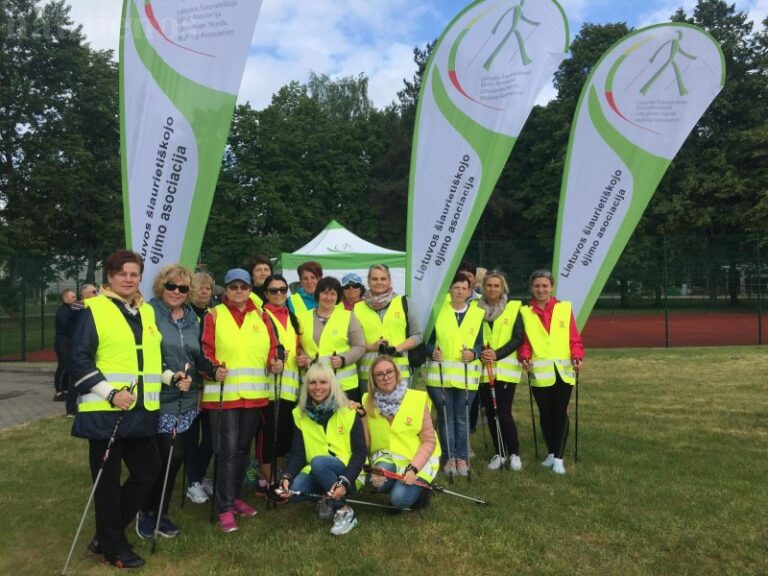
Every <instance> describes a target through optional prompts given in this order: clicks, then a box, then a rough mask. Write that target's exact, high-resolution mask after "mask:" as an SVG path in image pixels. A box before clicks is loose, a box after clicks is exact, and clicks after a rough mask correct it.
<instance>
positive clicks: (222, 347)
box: [202, 268, 270, 532]
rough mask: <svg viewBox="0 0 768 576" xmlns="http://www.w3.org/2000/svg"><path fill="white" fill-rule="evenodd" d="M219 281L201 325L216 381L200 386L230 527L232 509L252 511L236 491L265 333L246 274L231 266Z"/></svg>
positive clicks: (218, 491) (263, 389)
mask: <svg viewBox="0 0 768 576" xmlns="http://www.w3.org/2000/svg"><path fill="white" fill-rule="evenodd" d="M224 286H225V293H224V300H223V302H222V303H221V304H219V305H218V306H216V307H215V308H213V309H212V310H211V311H210V313H209V314H208V316H206V317H205V323H204V325H203V338H202V344H203V352H204V354H205V356H206V358H208V360H210V361H211V362H212V363H213V364H214V365H215V366H217V368H216V372H215V379H216V382H211V381H208V382H206V383H205V387H204V388H203V403H202V409H203V410H207V411H208V413H209V414H210V418H211V430H212V432H213V447H214V453H215V455H216V472H215V478H216V482H215V484H216V485H215V487H214V497H215V498H216V507H217V509H218V512H219V528H221V530H222V531H224V532H234V531H235V530H237V521H236V520H235V514H238V515H240V516H255V515H256V510H254V509H253V508H252V507H251V506H250V505H248V504H247V503H246V502H245V501H244V500H242V499H241V498H240V492H241V489H242V487H243V478H244V476H245V468H246V466H247V463H248V459H247V456H248V453H249V448H250V445H251V441H252V440H253V437H254V433H255V431H256V422H257V419H258V418H259V411H260V409H261V408H263V407H264V406H266V405H267V404H268V402H269V380H270V379H269V377H268V374H267V370H266V367H267V357H268V355H269V345H270V336H269V331H268V329H267V326H266V325H265V324H264V320H263V318H262V313H261V310H260V309H259V308H257V307H256V306H255V305H254V303H253V302H252V301H251V299H250V293H251V276H250V274H248V272H246V271H245V270H243V269H242V268H234V269H232V270H230V271H229V272H227V274H226V276H225V277H224Z"/></svg>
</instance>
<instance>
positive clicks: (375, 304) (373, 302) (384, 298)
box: [363, 288, 395, 312]
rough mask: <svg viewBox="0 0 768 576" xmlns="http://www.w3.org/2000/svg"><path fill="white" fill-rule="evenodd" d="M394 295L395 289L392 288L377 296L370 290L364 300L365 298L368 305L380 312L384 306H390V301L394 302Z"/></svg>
mask: <svg viewBox="0 0 768 576" xmlns="http://www.w3.org/2000/svg"><path fill="white" fill-rule="evenodd" d="M394 297H395V291H394V290H393V289H392V288H390V289H389V290H387V291H386V292H384V293H382V294H379V295H377V296H375V295H374V294H373V293H371V291H370V290H368V291H366V293H365V296H363V300H365V303H366V304H368V306H370V307H371V308H373V309H374V310H376V311H377V312H378V311H379V310H381V309H382V308H384V307H386V306H389V303H390V302H392V298H394Z"/></svg>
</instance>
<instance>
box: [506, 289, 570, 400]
mask: <svg viewBox="0 0 768 576" xmlns="http://www.w3.org/2000/svg"><path fill="white" fill-rule="evenodd" d="M520 314H522V316H523V324H524V325H525V334H526V336H527V337H528V341H529V342H530V344H531V350H532V355H531V374H532V375H533V380H532V381H531V385H532V386H539V387H542V388H543V387H547V386H553V385H554V384H555V381H556V377H555V371H557V373H558V374H559V375H560V378H561V379H562V380H563V382H565V383H567V384H571V385H573V384H575V383H576V374H575V373H574V371H573V364H572V362H571V342H570V335H571V332H570V329H571V303H570V302H557V303H556V304H555V307H554V310H552V322H551V324H550V327H549V332H547V330H546V329H545V328H544V324H542V322H541V318H540V317H539V315H538V314H536V312H534V311H533V309H532V308H531V307H530V306H523V308H522V309H521V310H520Z"/></svg>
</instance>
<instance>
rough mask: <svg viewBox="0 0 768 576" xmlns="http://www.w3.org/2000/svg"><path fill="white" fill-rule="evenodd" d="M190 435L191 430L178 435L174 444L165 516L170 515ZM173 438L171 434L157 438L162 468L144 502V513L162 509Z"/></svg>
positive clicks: (165, 502) (164, 508) (164, 503)
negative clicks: (172, 498)
mask: <svg viewBox="0 0 768 576" xmlns="http://www.w3.org/2000/svg"><path fill="white" fill-rule="evenodd" d="M188 434H189V430H186V431H185V432H183V433H181V434H177V435H176V441H175V442H174V444H173V458H172V459H171V468H170V470H168V484H167V485H166V487H165V498H164V499H163V514H168V506H169V504H170V503H171V494H172V493H173V486H174V485H175V484H176V475H177V474H178V472H179V468H181V464H182V462H184V453H185V451H186V444H187V435H188ZM171 438H172V435H171V434H158V435H157V436H155V439H156V440H157V447H158V450H159V452H160V461H161V463H162V467H161V469H160V474H158V475H157V479H156V480H155V484H154V486H152V490H151V491H150V493H149V494H148V495H147V499H146V500H145V501H144V505H143V506H142V512H157V510H158V508H160V498H161V496H162V494H163V483H164V482H165V470H166V467H167V466H168V457H169V456H170V455H171Z"/></svg>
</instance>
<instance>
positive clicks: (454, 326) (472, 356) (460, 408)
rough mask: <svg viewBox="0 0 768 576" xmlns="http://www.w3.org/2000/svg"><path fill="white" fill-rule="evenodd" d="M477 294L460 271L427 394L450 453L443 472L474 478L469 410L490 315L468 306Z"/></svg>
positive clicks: (439, 332)
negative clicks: (470, 464) (485, 325)
mask: <svg viewBox="0 0 768 576" xmlns="http://www.w3.org/2000/svg"><path fill="white" fill-rule="evenodd" d="M471 290H472V288H471V285H470V283H469V279H468V278H467V276H466V275H464V274H463V273H461V272H459V273H457V274H456V276H454V278H453V281H452V282H451V289H450V293H449V298H448V299H447V300H445V301H444V303H443V305H442V308H441V309H440V313H439V314H438V316H437V321H436V322H435V330H434V332H433V334H432V336H431V337H430V340H429V343H428V344H427V354H428V355H429V356H430V357H431V358H432V361H431V362H429V364H428V366H427V370H426V376H427V393H428V394H429V397H430V398H431V400H432V402H433V403H434V404H435V405H436V406H437V414H438V419H437V422H438V432H439V434H440V445H441V446H443V447H444V448H445V451H446V452H447V454H445V456H446V457H447V458H446V460H445V465H444V467H443V471H444V472H445V473H446V474H449V475H453V474H458V475H459V476H468V475H469V465H468V462H469V423H468V422H467V420H468V417H467V412H468V406H471V405H472V401H473V400H474V398H475V394H476V393H477V387H478V384H479V382H480V368H481V365H480V360H479V358H480V354H481V352H482V351H483V349H482V343H483V318H484V316H485V314H484V313H483V311H482V310H481V309H480V308H478V307H477V306H470V305H469V304H468V302H467V300H468V299H469V297H470V295H471Z"/></svg>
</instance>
